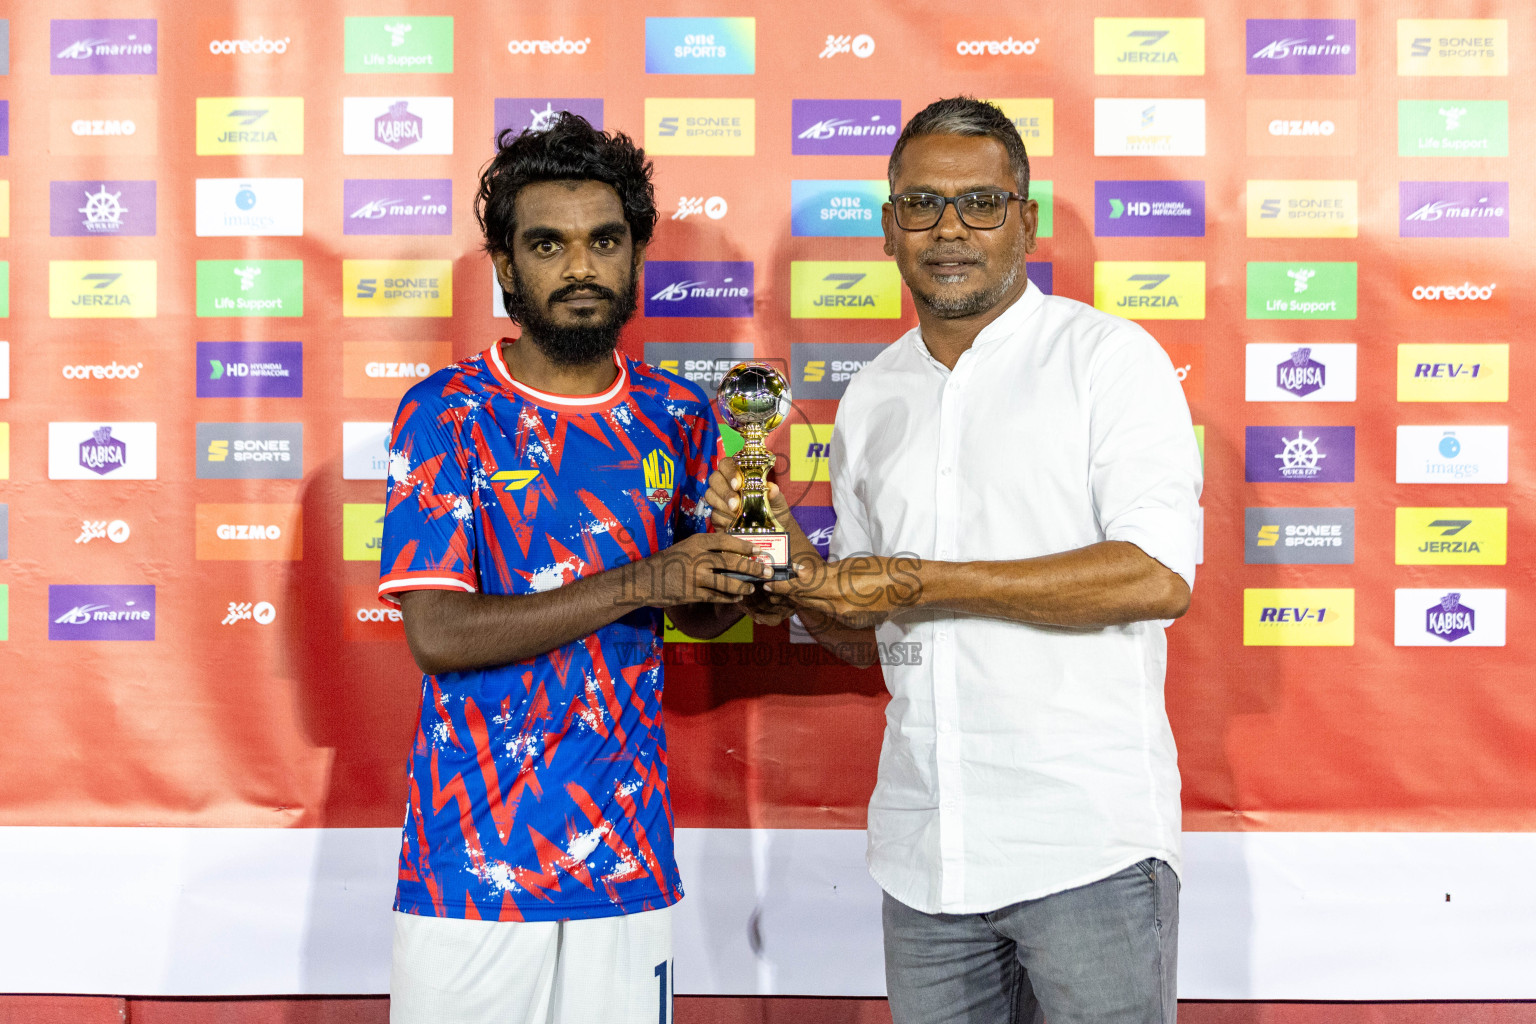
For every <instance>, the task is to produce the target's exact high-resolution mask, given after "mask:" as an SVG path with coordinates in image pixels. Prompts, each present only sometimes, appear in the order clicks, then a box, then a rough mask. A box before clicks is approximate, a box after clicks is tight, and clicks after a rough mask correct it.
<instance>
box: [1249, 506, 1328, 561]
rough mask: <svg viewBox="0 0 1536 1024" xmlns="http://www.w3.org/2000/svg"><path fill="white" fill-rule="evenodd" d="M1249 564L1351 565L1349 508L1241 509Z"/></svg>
mask: <svg viewBox="0 0 1536 1024" xmlns="http://www.w3.org/2000/svg"><path fill="white" fill-rule="evenodd" d="M1243 536H1244V538H1245V540H1244V545H1243V561H1244V563H1246V564H1248V565H1353V564H1354V561H1355V510H1354V509H1352V508H1248V509H1245V510H1244V512H1243Z"/></svg>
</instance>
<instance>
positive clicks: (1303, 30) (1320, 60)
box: [1248, 18, 1355, 75]
mask: <svg viewBox="0 0 1536 1024" xmlns="http://www.w3.org/2000/svg"><path fill="white" fill-rule="evenodd" d="M1248 73H1249V74H1250V75H1352V74H1354V73H1355V23H1354V21H1352V20H1349V19H1342V18H1296V19H1283V18H1282V19H1272V18H1249V19H1248Z"/></svg>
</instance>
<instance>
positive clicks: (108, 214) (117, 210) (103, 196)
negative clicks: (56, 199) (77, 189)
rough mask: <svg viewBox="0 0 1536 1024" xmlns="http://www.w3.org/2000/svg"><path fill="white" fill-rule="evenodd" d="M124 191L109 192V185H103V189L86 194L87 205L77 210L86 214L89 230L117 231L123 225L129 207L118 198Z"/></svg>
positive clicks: (86, 226)
mask: <svg viewBox="0 0 1536 1024" xmlns="http://www.w3.org/2000/svg"><path fill="white" fill-rule="evenodd" d="M121 196H122V192H108V191H107V186H106V185H102V186H101V191H100V192H97V193H95V194H92V193H90V192H87V193H86V194H85V205H84V206H82V207H80V209H78V210H76V211H75V212H76V213H83V214H85V229H86V230H87V231H116V230H117V229H118V228H120V227H122V226H123V214H125V213H127V212H128V208H127V207H126V206H124V205H123V204H122V203H120V202H118V199H119V198H120V197H121Z"/></svg>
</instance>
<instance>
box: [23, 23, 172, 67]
mask: <svg viewBox="0 0 1536 1024" xmlns="http://www.w3.org/2000/svg"><path fill="white" fill-rule="evenodd" d="M156 37H157V26H156V22H155V19H153V18H87V19H68V18H55V19H53V21H52V23H51V25H50V30H49V42H50V50H51V52H52V55H53V56H52V61H51V68H50V70H51V71H52V73H53V74H55V75H153V74H155V72H156V65H157V60H158V54H157V49H156V45H155V43H156Z"/></svg>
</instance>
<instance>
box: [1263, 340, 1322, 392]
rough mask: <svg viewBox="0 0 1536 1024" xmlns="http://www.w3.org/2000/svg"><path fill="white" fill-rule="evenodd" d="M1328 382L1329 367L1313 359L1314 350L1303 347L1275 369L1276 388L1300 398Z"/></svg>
mask: <svg viewBox="0 0 1536 1024" xmlns="http://www.w3.org/2000/svg"><path fill="white" fill-rule="evenodd" d="M1327 382H1328V367H1326V366H1324V365H1323V364H1322V363H1320V362H1318V361H1317V360H1315V359H1313V358H1312V350H1311V349H1310V348H1307V347H1305V346H1303V347H1302V348H1298V349H1297V350H1296V351H1294V352H1292V353H1291V357H1290V358H1289V359H1287V360H1286V361H1285V362H1283V363H1281V364H1280V365H1279V366H1277V367H1276V368H1275V386H1276V387H1278V388H1280V390H1282V391H1289V392H1290V393H1291V394H1293V395H1295V396H1297V397H1298V398H1305V397H1306V396H1307V395H1310V394H1312V393H1313V392H1314V391H1317V390H1318V389H1319V388H1321V387H1322V386H1323V385H1324V384H1326V383H1327Z"/></svg>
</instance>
